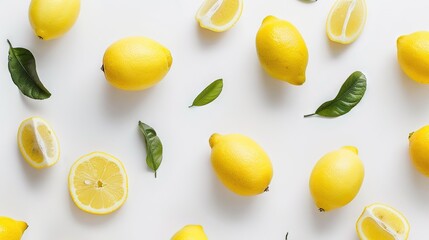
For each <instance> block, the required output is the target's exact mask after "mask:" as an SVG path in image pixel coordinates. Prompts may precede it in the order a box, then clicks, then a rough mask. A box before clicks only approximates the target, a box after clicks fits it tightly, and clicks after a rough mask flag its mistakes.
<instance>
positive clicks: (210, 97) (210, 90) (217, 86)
mask: <svg viewBox="0 0 429 240" xmlns="http://www.w3.org/2000/svg"><path fill="white" fill-rule="evenodd" d="M222 88H223V80H222V79H218V80H216V81H214V82H212V83H210V85H208V86H207V87H206V88H205V89H204V90H203V91H202V92H201V93H200V94H198V96H197V97H196V98H195V100H194V102H193V103H192V105H191V106H189V107H193V106H204V105H206V104H209V103H211V102H213V101H214V100H215V99H216V98H217V97H218V96H219V94H220V93H221V92H222Z"/></svg>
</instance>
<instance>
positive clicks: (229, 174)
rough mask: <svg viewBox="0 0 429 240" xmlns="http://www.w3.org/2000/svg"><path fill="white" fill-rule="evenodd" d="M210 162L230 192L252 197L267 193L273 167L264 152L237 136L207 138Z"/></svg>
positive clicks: (247, 140) (239, 135)
mask: <svg viewBox="0 0 429 240" xmlns="http://www.w3.org/2000/svg"><path fill="white" fill-rule="evenodd" d="M209 142H210V147H211V148H212V153H211V162H212V166H213V169H214V170H215V172H216V175H217V177H218V178H219V180H220V181H221V182H222V183H223V185H225V186H226V187H227V188H228V189H229V190H231V191H232V192H234V193H236V194H238V195H242V196H253V195H257V194H260V193H263V192H264V191H267V190H268V185H269V184H270V182H271V178H272V177H273V167H272V165H271V161H270V159H269V157H268V155H267V154H266V153H265V151H264V150H263V149H262V148H261V147H260V146H259V145H258V144H257V143H256V142H255V141H253V140H252V139H250V138H248V137H246V136H243V135H241V134H228V135H223V136H222V135H220V134H217V133H215V134H213V135H212V136H211V137H210V140H209Z"/></svg>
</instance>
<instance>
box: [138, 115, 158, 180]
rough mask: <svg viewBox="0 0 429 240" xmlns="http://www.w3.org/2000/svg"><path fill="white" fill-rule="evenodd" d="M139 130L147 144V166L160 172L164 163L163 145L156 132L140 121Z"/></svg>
mask: <svg viewBox="0 0 429 240" xmlns="http://www.w3.org/2000/svg"><path fill="white" fill-rule="evenodd" d="M139 129H140V131H141V132H142V133H143V136H144V139H145V142H146V154H147V156H146V164H147V166H148V167H149V168H150V169H152V170H153V171H154V172H155V178H156V171H157V170H158V168H159V166H160V165H161V162H162V143H161V140H160V139H159V137H158V136H157V135H156V132H155V130H154V129H153V128H152V127H150V126H149V125H147V124H144V123H142V122H141V121H139Z"/></svg>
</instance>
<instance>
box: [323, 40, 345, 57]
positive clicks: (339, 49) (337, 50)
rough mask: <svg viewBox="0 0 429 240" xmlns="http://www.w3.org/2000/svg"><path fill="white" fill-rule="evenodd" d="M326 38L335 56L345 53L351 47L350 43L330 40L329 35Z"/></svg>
mask: <svg viewBox="0 0 429 240" xmlns="http://www.w3.org/2000/svg"><path fill="white" fill-rule="evenodd" d="M325 40H326V41H327V43H328V46H329V49H331V54H332V56H334V57H338V56H339V55H341V54H343V53H344V52H346V51H347V49H349V47H350V46H349V45H350V44H341V43H336V42H333V41H331V40H329V38H328V37H325Z"/></svg>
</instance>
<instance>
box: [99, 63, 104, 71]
mask: <svg viewBox="0 0 429 240" xmlns="http://www.w3.org/2000/svg"><path fill="white" fill-rule="evenodd" d="M100 69H101V71H103V72H104V64H103V65H101V68H100Z"/></svg>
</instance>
